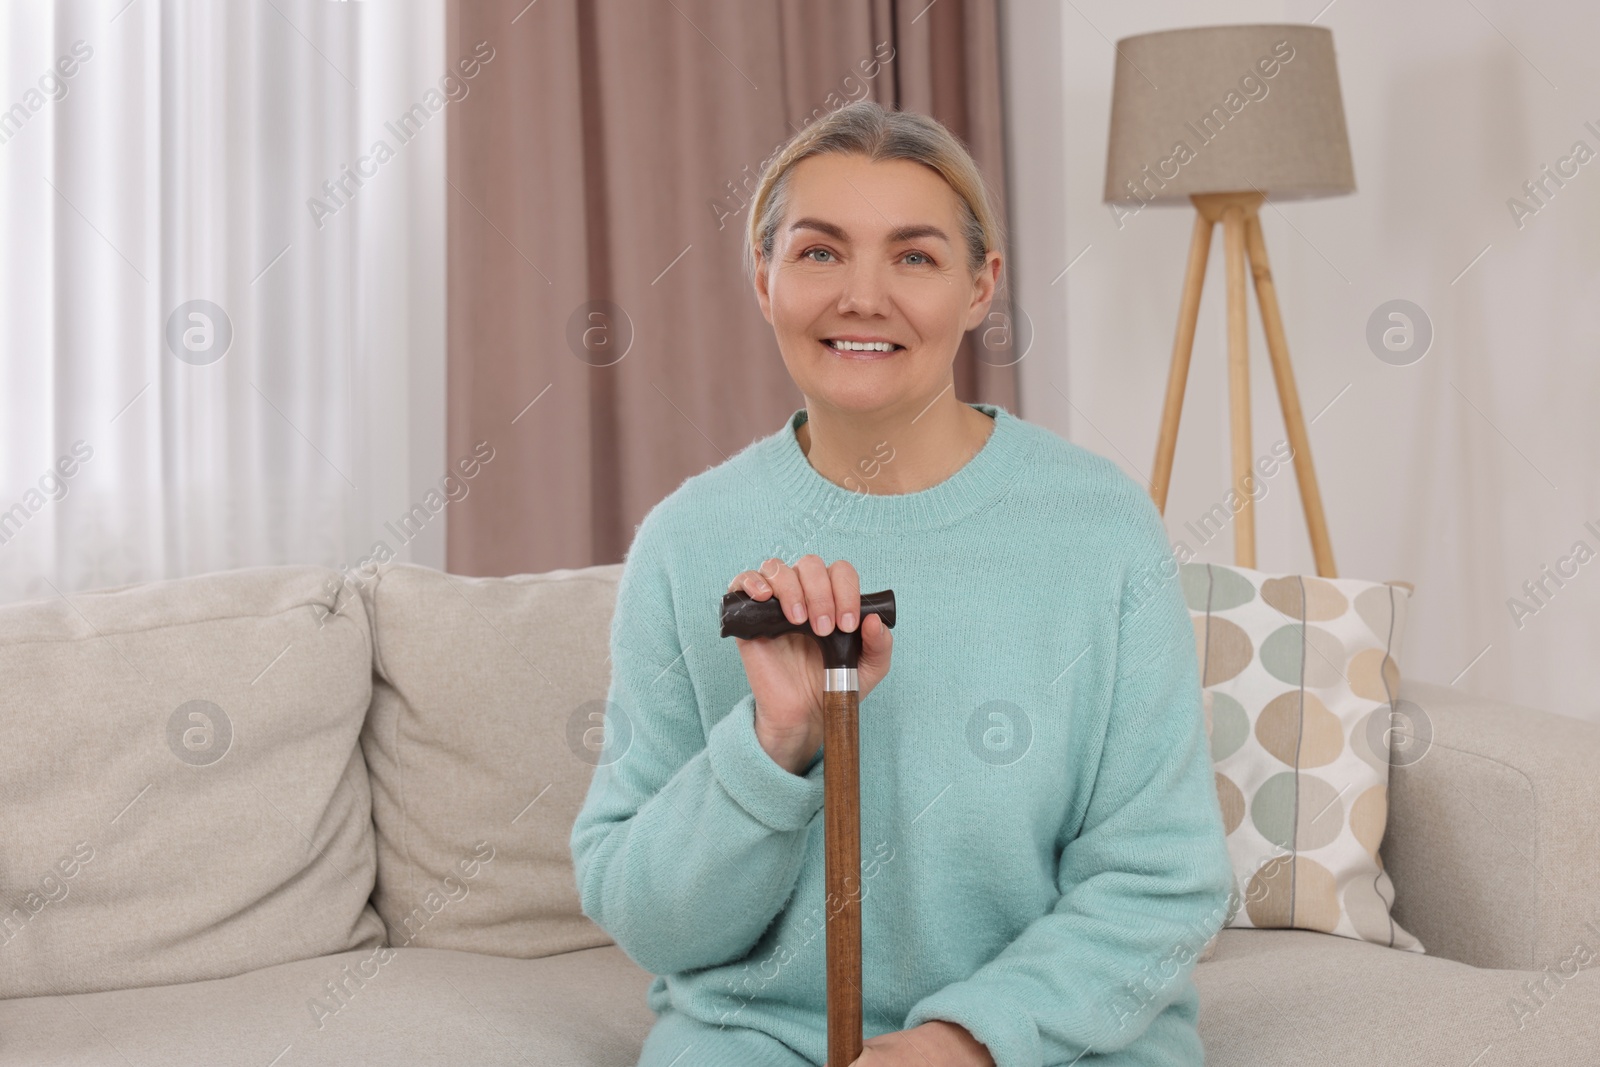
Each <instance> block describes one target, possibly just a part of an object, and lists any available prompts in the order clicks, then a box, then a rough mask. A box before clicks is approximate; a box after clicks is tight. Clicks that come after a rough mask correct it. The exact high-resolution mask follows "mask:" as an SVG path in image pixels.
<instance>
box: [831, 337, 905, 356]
mask: <svg viewBox="0 0 1600 1067" xmlns="http://www.w3.org/2000/svg"><path fill="white" fill-rule="evenodd" d="M820 343H821V345H822V347H824V348H826V349H827V350H828V351H829V352H832V353H833V354H834V355H836V356H841V357H843V358H844V359H887V358H889V357H890V356H893V355H894V354H896V353H897V352H904V351H905V350H906V346H905V345H902V344H894V343H893V342H890V344H891V345H893V347H890V348H878V347H872V348H838V347H835V345H834V342H833V339H832V338H825V339H824V340H822V341H821V342H820Z"/></svg>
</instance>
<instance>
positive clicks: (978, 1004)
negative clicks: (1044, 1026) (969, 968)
mask: <svg viewBox="0 0 1600 1067" xmlns="http://www.w3.org/2000/svg"><path fill="white" fill-rule="evenodd" d="M981 995H982V994H981V993H980V991H979V990H977V989H975V988H974V987H973V985H972V984H971V983H970V982H955V983H952V984H950V985H947V986H945V987H944V988H943V989H940V990H937V991H935V992H933V993H930V994H929V995H928V996H926V997H924V998H923V999H922V1000H920V1001H918V1002H917V1003H916V1004H915V1005H913V1006H912V1008H911V1012H910V1014H908V1015H907V1016H906V1021H905V1025H904V1026H903V1027H902V1029H906V1030H910V1029H911V1028H912V1027H916V1026H921V1025H922V1024H923V1023H925V1022H930V1021H932V1020H935V1019H939V1020H943V1021H944V1022H951V1023H957V1024H959V1025H961V1026H964V1027H966V1030H967V1032H968V1033H969V1034H971V1035H972V1036H973V1037H975V1038H977V1039H978V1043H979V1044H981V1045H983V1047H984V1048H986V1049H988V1050H989V1055H990V1056H992V1057H994V1062H995V1067H1033V1065H1036V1064H1039V1063H1042V1062H1044V1049H1043V1048H1042V1047H1041V1046H1040V1043H1039V1031H1038V1028H1037V1027H1036V1026H1035V1025H1034V1022H1033V1019H1032V1017H1031V1016H1029V1015H1027V1014H1025V1013H1023V1012H1020V1011H1018V1010H1017V1009H1016V1008H1014V1007H1012V1006H1011V1005H1010V1004H1007V1003H1004V1002H1000V1003H995V1002H993V1001H990V1000H986V999H980V997H981Z"/></svg>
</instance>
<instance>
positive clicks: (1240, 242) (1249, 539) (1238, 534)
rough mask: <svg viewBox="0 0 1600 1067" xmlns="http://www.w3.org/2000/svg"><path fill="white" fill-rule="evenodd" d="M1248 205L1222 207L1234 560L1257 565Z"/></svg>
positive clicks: (1243, 564) (1243, 565)
mask: <svg viewBox="0 0 1600 1067" xmlns="http://www.w3.org/2000/svg"><path fill="white" fill-rule="evenodd" d="M1244 223H1245V209H1244V208H1243V207H1241V206H1239V205H1238V204H1230V205H1229V206H1228V207H1227V208H1225V209H1224V210H1223V212H1222V240H1223V248H1224V251H1225V252H1226V253H1227V255H1226V257H1225V259H1226V261H1227V267H1228V412H1229V421H1230V422H1231V423H1232V426H1233V490H1234V492H1236V493H1238V494H1239V497H1240V505H1239V513H1238V515H1237V516H1236V518H1235V520H1234V527H1233V561H1234V563H1236V564H1238V565H1239V566H1241V567H1249V568H1251V569H1254V568H1255V565H1256V507H1255V499H1254V498H1253V497H1252V496H1251V495H1250V494H1249V492H1248V491H1247V490H1246V486H1245V477H1246V476H1247V475H1249V473H1250V464H1251V456H1250V335H1249V332H1248V331H1249V328H1250V321H1249V319H1248V318H1247V315H1248V312H1249V307H1248V304H1247V302H1246V292H1245V281H1244Z"/></svg>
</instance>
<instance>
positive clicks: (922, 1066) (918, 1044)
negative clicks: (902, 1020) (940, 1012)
mask: <svg viewBox="0 0 1600 1067" xmlns="http://www.w3.org/2000/svg"><path fill="white" fill-rule="evenodd" d="M822 1067H828V1065H827V1064H826V1063H824V1064H823V1065H822ZM850 1067H994V1057H993V1056H991V1055H989V1050H988V1049H987V1048H985V1047H984V1046H983V1045H982V1044H980V1043H979V1042H978V1039H977V1038H975V1037H973V1036H972V1034H970V1033H968V1032H967V1028H966V1027H964V1026H962V1025H960V1024H959V1023H951V1022H945V1021H944V1020H943V1019H929V1020H928V1021H927V1022H925V1023H923V1024H922V1025H921V1026H913V1027H912V1028H911V1029H909V1030H896V1031H895V1032H894V1033H892V1034H879V1035H878V1036H877V1037H869V1038H867V1039H866V1040H865V1041H863V1042H862V1043H861V1055H860V1056H858V1057H856V1061H855V1063H853V1064H851V1065H850Z"/></svg>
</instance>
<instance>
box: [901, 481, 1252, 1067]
mask: <svg viewBox="0 0 1600 1067" xmlns="http://www.w3.org/2000/svg"><path fill="white" fill-rule="evenodd" d="M1145 502H1146V503H1147V504H1148V503H1149V500H1148V498H1147V497H1146V498H1145ZM1139 511H1140V512H1141V518H1140V519H1139V520H1138V521H1137V522H1136V524H1135V525H1136V529H1137V531H1139V541H1140V543H1141V551H1139V552H1138V553H1136V554H1135V555H1134V557H1133V558H1134V561H1135V565H1134V566H1132V567H1130V568H1129V569H1128V570H1127V571H1126V572H1125V575H1124V579H1123V583H1122V602H1121V605H1120V610H1119V617H1118V624H1117V625H1118V642H1117V649H1118V651H1117V669H1116V672H1115V676H1114V682H1113V685H1112V696H1111V701H1110V710H1109V713H1108V718H1107V723H1106V730H1105V736H1104V741H1103V744H1102V747H1101V752H1100V758H1099V764H1098V768H1097V769H1096V770H1095V771H1094V782H1093V787H1092V789H1091V791H1090V794H1089V799H1088V801H1087V803H1086V805H1085V810H1084V815H1083V819H1082V822H1081V825H1080V827H1079V830H1078V833H1077V836H1076V837H1074V838H1073V839H1072V840H1071V841H1069V842H1067V843H1066V845H1065V846H1064V848H1063V849H1062V852H1061V856H1060V860H1059V863H1058V868H1057V877H1056V882H1057V886H1058V888H1059V890H1060V894H1061V895H1060V896H1059V897H1058V898H1057V900H1056V903H1055V905H1054V906H1053V907H1052V909H1051V910H1050V911H1049V912H1048V913H1046V914H1045V915H1043V916H1041V917H1040V918H1038V919H1036V920H1035V921H1034V922H1032V923H1031V924H1029V925H1028V926H1027V927H1026V928H1024V929H1023V931H1022V932H1021V934H1019V935H1018V936H1017V937H1016V938H1015V939H1014V940H1013V941H1012V942H1011V943H1010V944H1008V945H1007V946H1006V947H1005V948H1004V949H1002V950H1001V951H1000V953H999V954H998V955H997V956H996V957H995V958H993V959H992V960H990V961H989V962H988V963H986V964H984V965H983V966H982V967H980V968H978V970H977V971H976V972H975V973H974V974H973V975H972V976H971V977H970V978H968V979H966V980H964V981H960V982H955V983H952V984H950V985H948V986H945V987H944V988H942V989H939V990H936V991H934V992H933V993H931V994H930V995H928V996H927V997H925V998H924V999H922V1000H921V1001H919V1002H918V1003H917V1004H915V1005H914V1006H913V1007H912V1010H911V1012H910V1014H909V1015H908V1016H907V1019H906V1022H905V1028H906V1029H910V1028H911V1027H913V1026H917V1025H919V1024H921V1023H923V1022H926V1021H928V1020H930V1019H944V1020H948V1021H950V1022H955V1023H959V1024H961V1025H962V1026H964V1027H966V1029H967V1030H969V1031H970V1032H971V1033H972V1035H973V1036H974V1037H975V1038H977V1039H978V1040H979V1041H980V1042H982V1043H983V1044H984V1045H985V1046H986V1047H987V1048H988V1049H989V1052H990V1054H991V1055H992V1056H993V1057H994V1060H995V1063H996V1065H997V1067H1039V1065H1040V1064H1053V1063H1069V1062H1076V1060H1077V1058H1078V1057H1079V1056H1080V1055H1083V1054H1085V1053H1086V1052H1087V1053H1091V1054H1098V1053H1106V1052H1111V1051H1115V1050H1117V1049H1120V1048H1123V1047H1124V1046H1126V1045H1128V1044H1130V1043H1131V1042H1133V1041H1134V1040H1135V1039H1136V1038H1138V1037H1139V1036H1140V1035H1141V1034H1142V1033H1143V1032H1144V1031H1145V1029H1146V1028H1147V1027H1148V1026H1149V1024H1150V1023H1151V1021H1152V1020H1153V1019H1154V1018H1155V1017H1156V1016H1157V1015H1159V1014H1160V1013H1161V1012H1162V1011H1163V1010H1165V1009H1166V1008H1167V1007H1168V1006H1169V1005H1170V1004H1171V1003H1172V1002H1173V1001H1175V1000H1176V999H1177V998H1178V997H1179V996H1180V995H1182V994H1183V992H1184V990H1185V983H1186V982H1187V981H1188V977H1189V975H1190V973H1191V972H1192V970H1193V967H1194V963H1195V960H1196V957H1197V956H1198V954H1199V952H1200V950H1201V948H1202V947H1203V946H1204V945H1205V943H1206V941H1208V940H1209V939H1210V938H1211V936H1212V935H1213V934H1214V933H1216V932H1217V930H1219V929H1220V928H1221V927H1222V925H1223V923H1224V921H1225V918H1226V915H1227V906H1228V903H1229V899H1230V896H1231V893H1232V890H1233V881H1232V865H1231V861H1230V859H1229V855H1228V847H1227V838H1226V836H1225V833H1224V830H1223V822H1222V812H1221V806H1220V804H1219V803H1218V800H1217V792H1216V782H1215V778H1214V777H1213V772H1212V765H1211V756H1210V745H1209V742H1208V739H1207V736H1206V729H1205V713H1204V709H1203V705H1202V703H1201V693H1200V685H1199V665H1198V661H1197V659H1196V655H1195V645H1194V637H1193V629H1192V626H1191V624H1190V622H1189V615H1188V608H1187V607H1186V605H1185V603H1184V600H1183V597H1182V594H1181V592H1180V590H1179V583H1178V579H1177V567H1176V563H1175V562H1174V561H1173V557H1172V552H1171V548H1170V545H1169V543H1168V541H1167V538H1166V532H1165V529H1164V527H1163V526H1162V525H1161V520H1160V516H1159V513H1158V512H1157V511H1156V509H1155V507H1154V505H1150V506H1149V507H1148V508H1140V509H1139ZM1157 536H1159V542H1157V540H1156V538H1157Z"/></svg>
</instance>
